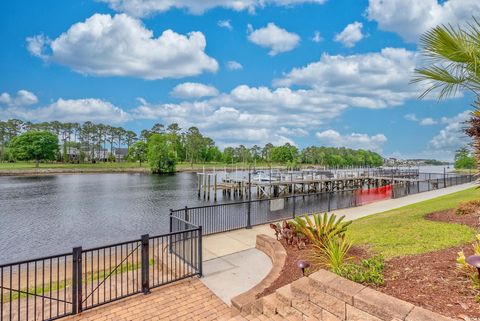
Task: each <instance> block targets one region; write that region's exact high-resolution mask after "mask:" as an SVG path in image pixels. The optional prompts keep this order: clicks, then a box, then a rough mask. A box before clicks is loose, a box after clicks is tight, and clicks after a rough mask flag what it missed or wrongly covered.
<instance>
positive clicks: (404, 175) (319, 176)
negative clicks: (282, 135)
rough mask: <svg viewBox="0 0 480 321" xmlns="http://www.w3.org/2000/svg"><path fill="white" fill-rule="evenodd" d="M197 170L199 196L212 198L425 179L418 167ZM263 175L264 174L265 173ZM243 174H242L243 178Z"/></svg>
mask: <svg viewBox="0 0 480 321" xmlns="http://www.w3.org/2000/svg"><path fill="white" fill-rule="evenodd" d="M220 174H221V173H218V172H217V173H205V172H203V173H197V190H198V197H199V198H202V197H203V199H205V200H210V197H211V196H213V199H214V201H216V200H217V194H218V193H219V192H221V193H222V194H223V196H224V197H227V198H240V199H243V198H245V199H248V198H249V197H251V195H252V194H253V195H256V198H257V199H265V198H272V197H280V196H288V195H294V194H310V193H319V192H328V191H342V190H346V189H359V188H364V187H367V188H371V187H380V186H386V185H391V184H410V183H415V182H419V181H421V180H420V179H419V172H418V170H413V171H411V170H408V171H407V170H402V171H398V170H396V171H391V172H388V171H379V170H368V171H367V170H364V171H356V172H348V171H344V172H340V173H334V174H332V177H328V176H330V175H327V174H326V173H325V171H299V172H280V173H276V174H275V175H272V174H271V173H270V175H266V174H264V173H256V174H252V173H251V172H247V173H242V174H241V175H238V173H235V176H234V175H228V174H227V173H224V174H222V175H221V176H220ZM262 175H263V176H262ZM239 176H240V177H239Z"/></svg>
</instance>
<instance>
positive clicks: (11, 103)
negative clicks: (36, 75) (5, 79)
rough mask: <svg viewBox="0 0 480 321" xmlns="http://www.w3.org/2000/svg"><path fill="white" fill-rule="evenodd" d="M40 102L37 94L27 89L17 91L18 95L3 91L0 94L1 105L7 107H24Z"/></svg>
mask: <svg viewBox="0 0 480 321" xmlns="http://www.w3.org/2000/svg"><path fill="white" fill-rule="evenodd" d="M37 102H38V98H37V96H36V95H35V94H34V93H32V92H30V91H28V90H25V89H21V90H19V91H17V95H16V96H15V97H12V96H11V95H10V94H9V93H6V92H4V93H2V94H1V95H0V105H5V106H7V107H22V106H29V105H33V104H36V103H37Z"/></svg>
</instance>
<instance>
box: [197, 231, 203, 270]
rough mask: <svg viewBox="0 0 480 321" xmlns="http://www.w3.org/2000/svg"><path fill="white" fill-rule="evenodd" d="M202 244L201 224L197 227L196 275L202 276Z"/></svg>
mask: <svg viewBox="0 0 480 321" xmlns="http://www.w3.org/2000/svg"><path fill="white" fill-rule="evenodd" d="M202 253H203V245H202V226H201V225H200V226H199V227H198V261H199V262H198V276H199V277H202V276H203V258H202Z"/></svg>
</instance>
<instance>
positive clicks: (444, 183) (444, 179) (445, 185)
mask: <svg viewBox="0 0 480 321" xmlns="http://www.w3.org/2000/svg"><path fill="white" fill-rule="evenodd" d="M445 187H447V179H446V177H445V167H444V168H443V188H445Z"/></svg>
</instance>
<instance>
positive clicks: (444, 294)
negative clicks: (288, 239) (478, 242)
mask: <svg viewBox="0 0 480 321" xmlns="http://www.w3.org/2000/svg"><path fill="white" fill-rule="evenodd" d="M426 219H428V220H433V221H441V222H448V223H457V224H465V225H468V226H470V227H473V228H476V229H478V228H480V213H479V212H474V213H469V214H466V215H457V214H455V211H454V210H446V211H440V212H435V213H431V214H429V215H427V216H426ZM281 243H282V245H283V246H284V247H285V249H286V251H287V259H286V262H285V267H284V268H283V270H282V273H281V275H280V277H279V278H278V279H277V280H276V281H275V282H274V283H273V284H272V285H271V286H270V287H269V288H267V289H265V290H264V291H263V292H262V293H261V294H259V295H258V297H262V296H264V295H268V294H270V293H273V292H275V290H276V289H278V288H280V287H282V286H284V285H286V284H289V283H291V282H293V281H295V280H297V279H299V278H301V277H302V272H301V270H300V269H299V268H298V267H297V261H298V260H300V259H303V260H307V261H309V253H310V251H311V246H307V247H306V248H305V249H301V250H299V249H297V247H295V246H287V245H286V243H285V241H284V240H281ZM461 250H464V252H465V255H467V256H468V255H471V254H473V253H472V252H473V251H472V249H471V246H470V244H466V245H463V246H457V247H452V248H448V249H444V250H440V251H435V252H429V253H425V254H421V255H414V256H407V257H399V258H394V259H391V260H388V261H387V262H386V267H385V271H384V277H385V284H384V285H382V286H378V287H376V289H377V290H379V291H381V292H383V293H386V294H389V295H392V296H394V297H396V298H399V299H402V300H405V301H408V302H411V303H413V304H415V305H417V306H421V307H424V308H426V309H429V310H432V311H435V312H437V313H440V314H443V315H445V316H448V317H452V318H457V319H460V320H466V321H470V320H480V303H478V302H476V301H475V298H474V293H473V292H472V291H471V290H470V289H469V283H468V281H467V280H465V279H464V278H462V277H461V276H460V275H458V272H457V270H456V258H457V253H458V252H459V251H461ZM350 254H351V255H353V256H355V257H356V258H357V260H359V259H360V258H366V257H370V256H372V255H371V254H370V255H369V252H368V251H367V250H366V249H364V248H360V247H353V248H352V251H351V253H350ZM318 269H319V267H318V266H313V267H311V268H310V269H309V270H308V273H313V272H314V271H316V270H318Z"/></svg>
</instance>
